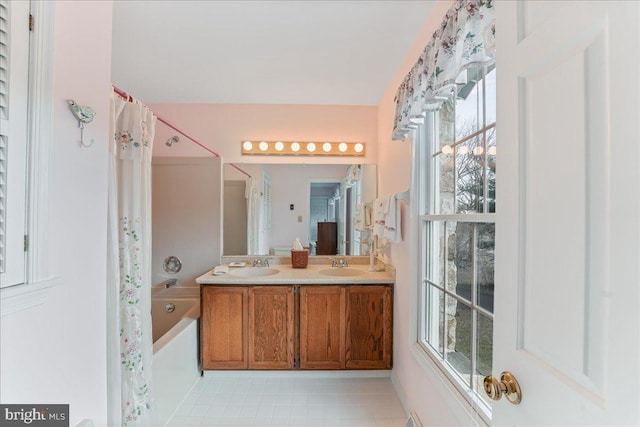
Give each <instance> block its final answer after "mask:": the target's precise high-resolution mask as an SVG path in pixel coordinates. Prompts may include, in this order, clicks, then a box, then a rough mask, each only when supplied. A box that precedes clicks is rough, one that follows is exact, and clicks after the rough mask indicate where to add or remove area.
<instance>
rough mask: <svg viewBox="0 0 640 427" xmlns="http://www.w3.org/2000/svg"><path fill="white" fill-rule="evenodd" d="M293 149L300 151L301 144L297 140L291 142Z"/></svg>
mask: <svg viewBox="0 0 640 427" xmlns="http://www.w3.org/2000/svg"><path fill="white" fill-rule="evenodd" d="M291 151H293V152H296V153H297V152H298V151H300V144H298V143H297V142H292V143H291Z"/></svg>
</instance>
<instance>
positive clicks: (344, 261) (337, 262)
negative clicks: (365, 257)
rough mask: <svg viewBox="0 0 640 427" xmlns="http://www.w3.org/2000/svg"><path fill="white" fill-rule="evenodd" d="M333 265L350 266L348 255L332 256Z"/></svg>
mask: <svg viewBox="0 0 640 427" xmlns="http://www.w3.org/2000/svg"><path fill="white" fill-rule="evenodd" d="M331 267H337V268H343V267H349V262H348V261H347V258H346V257H340V258H332V259H331Z"/></svg>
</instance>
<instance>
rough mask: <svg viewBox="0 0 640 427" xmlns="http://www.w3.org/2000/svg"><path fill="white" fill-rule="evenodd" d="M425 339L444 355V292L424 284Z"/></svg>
mask: <svg viewBox="0 0 640 427" xmlns="http://www.w3.org/2000/svg"><path fill="white" fill-rule="evenodd" d="M425 304H426V307H428V310H427V312H426V313H427V315H426V316H425V325H424V326H425V334H424V335H425V339H426V341H427V343H429V344H430V345H431V347H433V349H434V350H435V351H436V352H437V353H438V354H439V355H440V356H443V355H444V293H443V292H442V291H440V290H439V289H438V288H436V287H434V286H431V285H429V284H428V283H426V284H425Z"/></svg>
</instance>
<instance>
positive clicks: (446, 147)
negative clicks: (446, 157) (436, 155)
mask: <svg viewBox="0 0 640 427" xmlns="http://www.w3.org/2000/svg"><path fill="white" fill-rule="evenodd" d="M440 151H442V154H451V153H452V152H453V148H452V147H451V146H450V145H443V146H442V148H441V149H440Z"/></svg>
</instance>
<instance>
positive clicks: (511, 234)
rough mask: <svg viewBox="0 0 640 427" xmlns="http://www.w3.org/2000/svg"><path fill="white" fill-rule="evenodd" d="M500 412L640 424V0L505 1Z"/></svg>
mask: <svg viewBox="0 0 640 427" xmlns="http://www.w3.org/2000/svg"><path fill="white" fill-rule="evenodd" d="M496 17H497V21H496V34H497V54H498V65H497V70H498V71H497V72H498V79H497V80H498V87H497V93H498V127H497V132H498V138H497V139H498V141H499V148H498V150H499V151H500V154H499V156H500V163H499V165H498V170H497V174H498V188H497V192H498V194H499V196H498V197H499V198H500V200H501V202H500V206H499V208H498V209H497V212H498V213H497V214H496V215H497V227H496V230H497V236H496V238H497V244H496V247H497V254H496V287H497V288H498V292H496V300H495V303H496V304H495V330H494V363H493V371H494V372H493V375H494V376H499V375H500V372H502V371H510V372H512V373H513V374H514V375H515V377H516V378H517V380H518V381H519V384H520V387H521V389H522V402H521V403H520V404H519V405H512V404H510V403H509V402H507V401H506V400H504V399H502V400H501V401H499V402H495V403H494V405H493V421H492V423H493V425H563V426H564V425H598V426H600V425H623V424H624V425H640V409H639V408H640V393H639V391H638V390H639V382H638V379H639V378H640V368H639V366H640V352H639V349H640V346H639V341H640V333H639V331H640V320H639V319H640V317H639V314H638V313H639V312H640V310H639V308H638V305H639V303H640V297H639V295H640V292H639V290H640V281H639V261H640V251H639V240H640V227H639V221H640V208H639V202H640V189H639V183H640V175H639V171H640V133H639V131H638V129H639V123H640V114H639V113H640V109H639V96H640V85H639V84H638V82H639V81H640V67H639V63H638V61H639V60H638V58H639V49H640V46H639V43H640V8H639V4H638V2H635V1H619V2H614V1H605V2H595V1H580V2H578V1H568V2H542V1H539V0H535V1H522V2H497V4H496Z"/></svg>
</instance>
